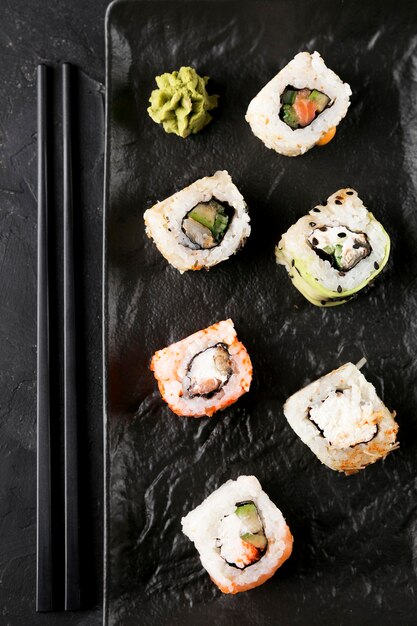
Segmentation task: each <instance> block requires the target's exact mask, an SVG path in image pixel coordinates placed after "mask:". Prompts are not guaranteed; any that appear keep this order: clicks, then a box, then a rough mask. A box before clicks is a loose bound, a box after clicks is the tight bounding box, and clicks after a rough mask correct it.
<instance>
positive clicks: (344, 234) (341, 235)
mask: <svg viewBox="0 0 417 626" xmlns="http://www.w3.org/2000/svg"><path fill="white" fill-rule="evenodd" d="M337 236H338V237H346V233H337ZM353 247H355V246H353Z"/></svg>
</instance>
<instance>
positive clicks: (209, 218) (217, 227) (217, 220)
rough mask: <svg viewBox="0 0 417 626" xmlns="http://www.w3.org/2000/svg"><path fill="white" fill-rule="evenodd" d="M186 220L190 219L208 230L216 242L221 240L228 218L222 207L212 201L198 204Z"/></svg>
mask: <svg viewBox="0 0 417 626" xmlns="http://www.w3.org/2000/svg"><path fill="white" fill-rule="evenodd" d="M187 218H191V219H193V220H194V221H195V222H198V223H199V224H201V225H202V226H204V227H205V228H208V229H209V230H210V231H211V233H212V235H213V236H214V238H215V239H216V240H217V241H219V240H220V239H221V238H222V236H223V235H224V233H225V231H226V229H227V226H228V223H229V218H228V216H227V215H226V214H225V210H224V208H223V207H222V205H221V204H219V203H218V202H214V201H211V202H200V203H199V204H197V206H195V207H194V208H193V209H191V211H190V212H189V213H188V214H187Z"/></svg>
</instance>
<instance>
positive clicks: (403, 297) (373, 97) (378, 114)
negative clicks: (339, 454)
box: [106, 0, 417, 626]
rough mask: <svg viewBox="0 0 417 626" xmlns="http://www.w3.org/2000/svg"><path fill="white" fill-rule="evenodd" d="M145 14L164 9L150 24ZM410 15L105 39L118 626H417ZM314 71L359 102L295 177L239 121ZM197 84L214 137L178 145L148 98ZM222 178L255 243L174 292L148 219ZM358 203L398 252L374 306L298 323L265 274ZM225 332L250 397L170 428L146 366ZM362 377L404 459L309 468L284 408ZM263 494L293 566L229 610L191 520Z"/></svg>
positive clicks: (220, 7)
mask: <svg viewBox="0 0 417 626" xmlns="http://www.w3.org/2000/svg"><path fill="white" fill-rule="evenodd" d="M156 6H157V8H156ZM416 25H417V7H416V5H415V3H412V2H393V1H392V0H389V1H383V2H378V3H374V2H372V1H371V0H366V1H363V0H362V1H360V0H354V1H353V2H343V1H335V0H314V1H313V0H308V1H305V2H285V1H284V0H282V1H280V2H267V3H255V2H252V3H250V2H243V3H242V2H241V3H226V2H217V3H212V4H210V3H199V4H198V5H197V4H196V3H188V4H186V3H179V2H169V3H168V2H161V3H158V5H156V4H155V3H153V4H150V3H140V4H139V3H135V2H129V1H125V2H122V3H119V4H118V5H115V6H114V7H113V10H112V13H111V21H110V35H111V39H110V66H109V71H110V79H111V91H110V92H108V96H109V103H110V120H109V122H110V130H109V139H110V143H109V160H108V166H109V177H108V199H109V202H108V214H107V243H108V250H107V253H108V254H107V260H108V275H107V281H106V289H107V294H108V301H107V302H106V310H107V313H108V319H107V325H106V330H107V346H108V368H109V369H108V382H109V387H108V389H109V397H108V400H109V423H108V426H109V429H108V435H109V448H108V456H107V460H108V464H109V465H108V468H109V475H108V478H109V485H110V488H111V492H110V496H109V526H108V530H109V535H108V548H109V568H108V570H107V574H108V577H107V582H108V589H109V606H108V608H109V623H110V624H112V625H113V624H118V625H123V626H124V625H130V624H132V625H133V624H137V623H142V624H149V625H152V624H167V625H168V624H170V625H173V624H175V625H180V624H181V625H183V624H193V625H194V624H202V625H204V626H205V625H208V624H219V625H222V626H223V625H226V624H227V625H230V624H236V625H237V624H239V625H242V624H245V625H246V624H247V625H251V626H252V625H254V624H257V625H263V624H302V625H303V626H304V625H305V626H307V625H308V626H310V625H313V624H320V625H327V624H332V625H333V624H343V625H348V624H361V625H362V624H363V625H365V624H366V625H368V624H375V623H381V624H404V625H408V624H416V623H417V618H416V615H415V607H416V599H415V598H416V592H417V580H416V574H417V538H416V532H417V510H416V493H415V491H416V489H415V488H416V461H415V458H416V452H417V445H416V429H417V414H416V408H415V407H416V395H417V391H416V385H415V383H416V366H417V363H416V347H417V338H416V334H415V333H416V315H415V310H416V305H417V297H416V277H417V256H416V253H415V250H416V244H417V214H416V200H417V193H416V185H417V177H416V171H417V170H416V165H417V157H416V149H417V130H416V129H417V127H416V114H417V105H416V96H417V82H416V81H417V36H416V34H415V33H416ZM314 49H317V50H318V51H319V52H320V53H321V54H322V55H323V57H324V59H325V61H326V62H327V63H328V65H329V66H330V67H331V68H333V69H334V70H335V71H336V72H337V73H338V74H340V76H341V77H342V78H343V79H344V80H346V81H347V82H349V83H350V85H351V87H352V90H353V96H352V105H351V107H350V110H349V112H348V115H347V118H346V119H345V120H344V121H343V122H342V123H341V124H340V126H339V129H338V132H337V134H336V138H335V140H334V141H332V142H331V143H330V144H329V145H328V146H327V147H325V148H316V149H314V150H311V151H310V152H309V153H308V154H306V155H305V156H302V157H297V158H295V159H289V158H286V157H282V156H279V155H277V154H275V153H273V152H272V151H269V150H267V149H266V148H265V147H264V146H263V145H262V143H261V142H260V141H259V140H258V139H257V138H255V137H254V136H253V135H252V134H251V131H250V128H249V126H248V125H247V124H246V122H245V120H244V113H245V110H246V107H247V104H248V102H249V101H250V99H251V98H252V97H253V96H254V95H255V94H256V93H257V92H258V90H259V89H260V87H261V86H263V85H264V84H265V83H266V82H267V80H269V79H270V78H271V77H272V76H273V75H274V74H275V73H276V71H277V70H278V69H279V68H281V67H282V66H283V65H284V64H285V63H286V62H288V61H289V60H290V59H291V58H292V57H293V56H294V54H296V53H297V52H299V51H300V50H309V51H313V50H314ZM188 64H190V65H192V66H194V67H195V68H196V69H197V70H198V71H199V72H200V73H201V74H207V75H209V76H211V77H212V80H211V81H210V82H209V90H211V92H212V93H213V92H214V93H215V92H217V93H219V94H220V96H221V98H220V106H219V108H218V110H217V111H215V113H214V117H215V119H214V121H213V122H212V123H211V124H210V125H209V126H207V127H206V129H204V130H203V131H202V132H201V133H200V134H198V135H197V136H195V137H191V138H188V139H187V140H185V141H184V140H182V139H179V138H177V137H175V136H168V135H166V134H164V132H163V131H162V129H161V128H160V127H158V126H157V125H156V124H154V123H153V122H152V121H151V120H150V119H149V117H148V116H147V114H146V110H145V109H146V105H147V99H148V97H149V93H150V91H151V89H152V88H153V85H154V82H153V79H154V76H155V75H156V74H159V73H161V72H162V71H171V70H173V69H178V67H179V66H180V65H188ZM223 168H225V169H228V171H229V172H230V173H231V175H232V177H233V179H234V181H235V182H236V184H237V185H238V187H239V188H240V189H241V191H242V193H243V195H244V197H245V198H246V200H247V202H248V205H249V211H250V215H251V219H252V228H253V230H252V235H251V236H250V238H249V240H248V242H247V244H246V246H245V248H244V249H243V250H242V251H240V252H239V253H238V255H236V256H235V257H234V258H233V259H231V260H230V261H227V262H226V263H223V264H221V265H219V266H217V267H216V268H213V269H212V270H211V271H210V272H208V273H206V272H194V273H191V272H189V273H187V274H185V275H183V276H181V275H180V274H179V273H178V272H177V271H176V270H174V269H173V268H171V267H170V266H169V265H168V264H167V263H166V262H165V260H164V259H163V258H162V257H161V255H160V254H159V252H158V251H157V250H156V248H155V247H154V246H153V244H152V243H151V242H150V241H149V240H147V238H146V236H145V235H144V226H143V219H142V214H143V211H144V210H145V209H146V208H147V207H149V206H151V205H152V204H153V203H154V202H155V201H156V200H161V199H163V198H164V197H166V196H168V195H170V194H172V193H173V192H174V191H175V190H177V189H180V188H182V187H183V186H184V185H186V184H187V183H190V182H192V181H194V180H195V179H196V178H199V177H200V176H202V175H206V174H212V173H213V172H214V171H215V170H216V169H223ZM348 185H349V186H353V187H355V188H356V189H357V190H358V192H359V195H360V197H361V198H362V199H363V200H364V202H365V204H366V205H368V206H369V207H370V208H371V210H372V211H374V213H375V215H376V217H377V219H379V220H380V221H381V222H382V224H383V225H384V226H385V227H386V229H387V231H388V233H389V234H390V235H391V238H392V243H393V249H392V255H391V260H390V262H389V265H388V268H387V270H386V271H385V272H384V274H383V275H382V276H380V277H379V279H378V280H377V281H376V284H375V286H374V287H373V289H371V290H370V292H369V293H367V294H363V295H361V296H360V297H358V298H357V299H356V300H355V301H353V302H352V303H349V304H346V305H343V306H341V307H337V308H335V309H331V310H323V309H317V308H315V307H313V306H312V305H310V304H309V303H308V302H307V301H306V300H304V299H303V298H302V296H301V295H300V294H299V293H298V292H297V291H296V290H295V289H294V288H293V287H292V285H291V284H290V281H289V280H288V278H287V276H286V274H285V271H284V269H283V268H281V267H277V266H276V265H275V263H274V257H273V252H274V245H275V244H276V242H277V241H278V239H279V236H280V234H281V233H282V232H284V230H286V229H287V228H288V227H289V226H290V225H291V224H292V223H293V222H294V221H295V220H296V219H298V217H300V216H301V215H303V214H305V213H306V212H307V210H308V209H309V208H311V207H312V206H313V205H314V204H315V203H317V202H318V201H320V200H321V199H322V198H326V197H327V196H328V195H330V194H331V193H333V192H334V191H336V190H337V189H338V188H340V187H345V186H348ZM229 316H230V317H232V318H233V320H234V321H235V324H236V327H237V331H238V336H239V337H240V339H241V340H242V341H243V342H244V343H245V345H246V347H247V348H248V351H249V354H250V355H251V358H252V360H253V365H254V380H253V386H252V388H251V391H250V393H248V394H247V395H245V396H244V397H243V398H241V399H240V400H239V401H238V402H237V404H235V405H234V406H232V407H230V408H229V409H227V410H226V411H224V412H223V413H222V414H220V415H217V416H215V417H213V418H211V419H205V418H203V419H200V420H197V421H194V420H193V419H186V418H178V417H177V416H175V415H173V414H172V413H171V412H170V411H169V409H168V408H167V407H166V405H165V404H164V403H163V401H162V400H161V398H160V396H159V393H158V391H157V388H156V384H155V381H154V379H153V376H152V374H151V372H150V371H149V369H148V365H149V359H150V357H151V355H152V353H153V352H154V351H155V350H156V349H159V348H162V347H164V346H166V345H168V344H170V343H171V342H172V341H175V340H178V339H180V338H182V337H184V336H186V335H188V334H190V333H191V332H193V331H196V330H198V329H200V328H204V327H205V326H207V325H209V324H211V323H213V322H215V321H218V320H220V319H224V318H226V317H229ZM362 355H365V356H366V357H367V359H368V361H369V364H368V366H367V367H366V369H365V370H364V371H365V374H366V376H367V377H368V379H369V380H371V381H372V382H373V383H374V384H375V385H376V387H377V390H378V392H379V393H380V394H381V395H382V397H383V398H384V400H385V402H386V404H387V405H388V406H389V407H390V408H395V409H396V410H397V412H398V421H399V424H400V435H399V438H400V441H401V449H400V451H398V452H395V453H393V454H392V455H391V456H390V457H389V458H388V459H387V460H386V461H385V462H384V463H381V462H379V463H377V464H375V465H374V466H371V467H369V468H367V469H366V470H365V471H363V472H361V473H359V474H357V475H355V476H351V477H345V476H342V475H339V474H337V473H335V472H332V471H331V470H329V469H327V468H325V467H324V466H321V465H320V463H319V462H318V461H317V459H316V458H315V457H314V456H313V455H312V454H311V453H310V451H309V450H308V449H307V448H306V446H304V444H302V442H301V441H300V440H299V439H298V438H297V437H296V436H295V434H294V433H293V432H292V430H291V429H290V428H289V426H288V425H287V423H286V421H285V418H284V416H283V413H282V409H281V406H282V403H283V402H284V401H285V399H286V398H287V397H288V396H289V395H290V394H291V393H293V392H295V391H296V390H297V389H299V388H300V387H301V386H302V385H304V384H305V383H307V382H308V381H310V380H312V379H314V378H316V377H317V376H318V375H321V374H324V373H326V372H328V371H329V370H331V369H333V368H334V367H336V366H338V365H340V364H341V363H344V362H346V361H348V360H352V361H353V362H355V361H356V360H358V359H359V358H360V357H361V356H362ZM250 473H254V474H255V475H256V476H257V477H258V478H259V480H260V481H261V483H262V485H263V487H264V489H265V491H266V492H267V493H268V494H269V495H270V496H271V498H272V500H273V501H274V502H276V504H277V505H278V506H279V507H280V508H281V510H282V511H283V513H284V515H285V517H286V519H287V521H288V523H289V526H290V528H291V530H292V532H293V534H294V538H295V544H294V552H293V555H292V557H291V558H290V560H289V561H288V562H287V563H286V564H285V565H284V566H283V567H282V569H280V570H279V571H278V573H277V574H276V575H275V576H274V577H273V579H271V580H270V581H268V582H267V583H266V584H264V585H263V586H262V587H260V588H258V589H256V590H253V591H250V592H247V593H244V594H239V595H238V596H235V597H231V596H226V595H223V594H221V593H220V592H219V591H218V590H217V589H216V587H215V586H214V585H213V584H212V583H211V581H210V580H209V578H208V576H207V574H206V573H205V572H204V571H203V570H202V568H201V565H200V562H199V559H198V555H197V553H196V551H195V549H194V547H193V545H192V544H191V542H189V541H188V539H186V538H185V537H184V536H183V535H182V533H181V526H180V519H181V516H182V515H184V514H185V513H186V512H188V511H189V510H190V509H191V508H193V507H194V506H195V505H197V504H199V503H200V502H201V501H202V500H203V499H204V498H205V497H206V496H207V495H208V494H209V493H210V492H211V491H213V489H215V488H216V487H218V486H219V485H220V484H222V483H223V482H224V481H225V480H227V479H229V478H235V477H236V476H238V475H239V474H250Z"/></svg>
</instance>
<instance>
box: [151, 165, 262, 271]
mask: <svg viewBox="0 0 417 626" xmlns="http://www.w3.org/2000/svg"><path fill="white" fill-rule="evenodd" d="M144 220H145V225H146V234H147V235H148V237H150V238H152V239H153V240H154V242H155V244H156V246H157V248H158V250H159V251H160V253H161V254H162V255H163V256H164V257H165V258H166V260H167V261H168V262H169V263H170V264H171V265H173V266H174V267H175V268H176V269H177V270H179V271H180V272H181V273H183V272H186V271H187V270H200V269H202V268H206V269H209V268H210V267H212V266H213V265H217V263H221V262H222V261H225V260H226V259H228V258H229V257H230V256H231V255H232V254H235V253H236V252H237V251H238V249H239V248H241V247H242V246H243V245H244V243H245V241H246V239H247V237H249V235H250V224H249V222H250V219H249V214H248V210H247V206H246V203H245V201H244V199H243V196H242V194H241V193H240V191H239V190H238V188H237V187H236V185H234V183H233V181H232V179H231V177H230V176H229V174H228V173H227V172H226V171H219V172H216V173H215V174H214V175H213V176H206V177H205V178H201V179H200V180H197V181H195V182H194V183H193V184H192V185H189V186H188V187H185V189H182V190H181V191H178V192H177V193H175V194H174V195H173V196H170V197H169V198H167V199H166V200H163V201H162V202H158V203H157V204H155V205H154V206H153V207H151V208H150V209H148V210H147V211H145V214H144Z"/></svg>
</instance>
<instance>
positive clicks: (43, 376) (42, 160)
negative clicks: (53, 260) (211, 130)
mask: <svg viewBox="0 0 417 626" xmlns="http://www.w3.org/2000/svg"><path fill="white" fill-rule="evenodd" d="M47 169H48V162H47V70H46V66H45V65H38V303H37V346H38V348H37V485H36V486H37V498H36V520H37V537H36V610H37V611H52V608H53V607H52V507H51V434H50V412H51V411H50V362H49V356H50V355H49V271H48V190H47Z"/></svg>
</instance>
